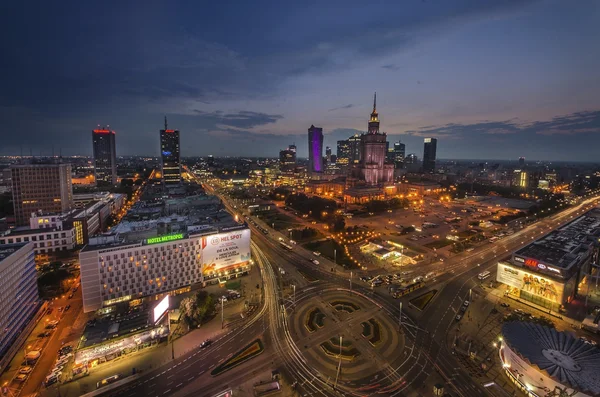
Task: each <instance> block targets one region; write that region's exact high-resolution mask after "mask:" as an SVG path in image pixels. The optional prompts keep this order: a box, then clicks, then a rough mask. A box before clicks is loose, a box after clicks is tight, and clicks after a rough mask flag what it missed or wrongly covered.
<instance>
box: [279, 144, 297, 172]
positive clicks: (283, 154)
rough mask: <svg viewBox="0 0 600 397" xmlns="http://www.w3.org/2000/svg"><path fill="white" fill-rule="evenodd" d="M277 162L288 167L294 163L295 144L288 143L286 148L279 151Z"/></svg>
mask: <svg viewBox="0 0 600 397" xmlns="http://www.w3.org/2000/svg"><path fill="white" fill-rule="evenodd" d="M279 164H280V165H282V166H283V167H290V166H294V165H295V164H296V146H295V145H290V146H288V148H287V149H284V150H280V151H279Z"/></svg>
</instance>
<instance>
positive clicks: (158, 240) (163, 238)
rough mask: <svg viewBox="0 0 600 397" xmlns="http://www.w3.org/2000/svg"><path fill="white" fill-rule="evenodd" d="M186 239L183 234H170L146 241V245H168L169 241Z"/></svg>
mask: <svg viewBox="0 0 600 397" xmlns="http://www.w3.org/2000/svg"><path fill="white" fill-rule="evenodd" d="M183 237H184V235H183V233H175V234H169V235H166V236H160V237H152V238H149V239H147V240H146V244H158V243H166V242H169V241H175V240H181V239H182V238H183Z"/></svg>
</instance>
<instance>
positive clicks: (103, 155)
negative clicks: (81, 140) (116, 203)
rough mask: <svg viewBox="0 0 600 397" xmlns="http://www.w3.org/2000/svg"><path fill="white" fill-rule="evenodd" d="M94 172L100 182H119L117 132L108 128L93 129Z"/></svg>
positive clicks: (113, 183) (112, 183)
mask: <svg viewBox="0 0 600 397" xmlns="http://www.w3.org/2000/svg"><path fill="white" fill-rule="evenodd" d="M92 142H93V145H94V174H95V177H96V184H98V182H100V183H102V182H104V183H109V184H111V185H116V184H117V151H116V144H115V132H114V131H111V130H109V129H108V127H106V128H98V129H95V130H92Z"/></svg>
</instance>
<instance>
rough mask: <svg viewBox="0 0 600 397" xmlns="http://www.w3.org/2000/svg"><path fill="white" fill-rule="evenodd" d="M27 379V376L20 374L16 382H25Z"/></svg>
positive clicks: (16, 377)
mask: <svg viewBox="0 0 600 397" xmlns="http://www.w3.org/2000/svg"><path fill="white" fill-rule="evenodd" d="M26 379H27V375H25V374H19V375H17V376H15V380H16V381H17V382H25V380H26Z"/></svg>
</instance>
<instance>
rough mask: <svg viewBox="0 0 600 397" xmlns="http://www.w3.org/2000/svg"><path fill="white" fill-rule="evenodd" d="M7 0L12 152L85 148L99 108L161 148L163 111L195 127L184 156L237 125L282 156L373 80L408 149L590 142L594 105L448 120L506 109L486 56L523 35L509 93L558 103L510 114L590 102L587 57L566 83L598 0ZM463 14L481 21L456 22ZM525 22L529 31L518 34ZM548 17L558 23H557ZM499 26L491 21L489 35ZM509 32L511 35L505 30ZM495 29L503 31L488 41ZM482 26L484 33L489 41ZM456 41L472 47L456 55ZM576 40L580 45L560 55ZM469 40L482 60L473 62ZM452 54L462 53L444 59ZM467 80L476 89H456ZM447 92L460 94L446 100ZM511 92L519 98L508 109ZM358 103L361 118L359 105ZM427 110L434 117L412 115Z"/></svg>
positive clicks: (344, 114) (4, 101)
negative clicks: (551, 87)
mask: <svg viewBox="0 0 600 397" xmlns="http://www.w3.org/2000/svg"><path fill="white" fill-rule="evenodd" d="M5 3H6V4H3V6H2V12H1V13H0V35H1V37H2V39H0V51H1V53H2V57H0V70H2V74H1V75H0V119H1V120H2V121H3V122H2V123H0V132H1V133H2V138H3V142H2V145H0V152H1V153H3V154H9V153H19V150H20V147H21V146H24V147H25V152H27V148H28V147H31V148H32V149H33V151H34V152H38V151H39V150H48V148H49V147H51V145H52V144H54V145H55V146H57V147H62V148H63V152H64V153H66V154H69V153H70V154H76V153H90V151H91V142H90V137H89V135H90V132H89V131H90V129H91V128H93V126H95V125H96V124H98V123H101V124H106V123H108V124H111V125H112V126H114V128H116V129H117V131H118V152H119V153H120V154H145V153H156V152H157V147H158V141H157V139H158V138H157V131H158V130H159V129H160V127H161V125H162V117H163V115H164V114H165V113H166V114H168V115H169V120H170V123H173V124H174V125H175V126H176V127H178V128H180V129H181V130H182V140H184V141H185V140H186V139H189V142H190V144H189V145H188V144H185V145H184V147H185V150H188V151H189V152H188V153H185V154H188V155H192V154H207V153H208V152H210V151H215V154H217V152H218V151H221V152H222V153H225V152H227V154H236V151H237V154H243V153H244V151H245V150H247V149H248V147H247V146H246V145H243V144H242V145H240V144H239V142H237V141H236V139H242V137H246V138H247V139H248V140H249V141H251V142H260V145H258V146H256V147H255V148H254V147H253V149H252V150H253V153H256V154H261V155H268V154H270V155H276V154H277V150H278V149H279V148H280V147H284V146H286V145H287V144H289V143H290V142H289V141H297V142H298V145H299V148H301V147H302V146H303V143H302V142H304V141H305V140H306V139H305V136H304V134H305V132H306V128H307V127H308V126H309V125H310V124H311V122H312V121H313V120H319V121H320V122H322V123H323V124H325V125H326V134H327V135H326V139H332V142H333V143H332V142H329V145H330V146H334V142H335V140H337V139H342V138H345V137H344V136H342V134H343V133H342V131H344V130H342V129H339V128H338V127H342V126H344V127H348V129H347V130H348V131H357V130H355V129H353V127H361V126H362V125H366V117H367V116H368V113H367V112H363V110H362V106H367V107H370V104H368V105H365V103H366V102H361V101H364V99H363V98H364V97H363V96H362V95H365V94H366V95H368V96H370V93H371V92H372V91H374V90H375V88H378V89H380V90H381V89H382V88H383V89H384V90H385V92H384V93H382V94H384V95H385V94H387V96H388V98H390V102H388V104H387V107H386V108H385V110H382V112H383V114H382V128H383V129H384V130H386V128H389V130H390V131H391V132H393V133H394V135H393V136H396V135H397V134H400V133H402V132H403V130H404V129H407V130H410V131H409V133H408V134H406V135H402V137H403V138H402V139H403V140H405V139H406V141H407V142H409V143H410V144H411V146H414V150H412V151H415V152H417V153H418V152H420V151H421V146H422V142H420V140H421V139H422V136H423V134H428V133H430V134H436V136H440V137H444V139H447V142H446V143H447V144H443V145H442V144H441V143H440V154H444V155H447V156H458V155H465V156H467V155H468V156H470V157H473V156H471V153H468V152H467V151H465V149H464V146H462V145H461V144H460V142H461V141H464V140H465V139H467V138H466V137H467V136H481V137H483V138H481V139H479V138H478V139H477V141H476V143H475V144H472V143H470V144H469V148H470V149H471V150H479V151H480V153H482V155H483V154H489V155H493V156H502V155H503V156H509V154H510V153H511V152H512V151H514V150H516V148H524V147H525V146H524V145H522V144H521V142H519V140H518V139H520V138H518V137H523V136H527V137H530V138H531V139H532V140H533V142H537V143H535V145H537V146H536V147H539V148H544V150H545V151H546V152H542V151H540V150H538V149H536V148H532V149H531V150H537V151H538V153H539V156H540V158H542V157H543V158H548V157H552V156H556V155H562V154H563V150H562V147H569V145H573V144H574V142H576V140H573V139H572V138H570V137H569V135H568V134H572V133H573V132H572V131H578V134H579V135H578V136H581V137H583V136H585V137H586V139H589V140H590V141H591V142H593V143H594V145H597V144H600V139H599V138H597V137H596V135H594V134H595V132H594V131H595V130H594V128H595V123H596V121H595V120H596V119H595V118H594V117H593V116H590V114H589V112H588V113H574V114H572V115H569V116H565V117H563V118H557V119H552V120H550V121H539V122H536V123H537V124H536V123H530V124H528V125H525V124H521V123H519V122H517V121H515V120H508V121H501V122H494V121H488V122H481V123H472V124H461V123H460V122H458V121H456V120H461V118H462V120H473V119H474V117H473V114H483V113H484V112H482V111H481V106H482V105H481V103H488V102H489V103H490V105H489V110H488V112H487V113H486V114H483V115H482V116H481V117H480V118H482V119H490V120H506V119H510V118H511V117H514V116H515V115H513V114H509V115H508V116H506V114H503V115H502V116H499V117H496V116H497V115H496V114H494V111H495V110H497V109H504V107H502V108H501V106H504V105H506V104H503V103H500V104H498V103H496V102H494V101H493V100H492V99H494V98H496V97H498V96H499V95H498V92H502V91H503V90H505V84H503V82H504V81H505V80H508V79H510V78H512V77H513V76H512V75H510V73H508V72H507V71H506V70H504V69H503V68H502V67H501V66H497V60H496V58H495V56H502V55H498V54H503V53H502V51H507V49H508V52H509V57H508V58H507V62H511V61H512V60H513V58H512V54H513V52H515V48H516V47H518V46H519V45H522V43H526V45H531V48H536V49H537V50H536V51H530V48H526V49H525V50H524V51H525V52H524V53H525V54H526V56H527V62H525V63H526V65H525V66H526V67H523V69H522V70H523V71H522V70H521V62H522V59H521V60H519V59H517V58H514V59H517V62H516V65H517V66H516V67H517V68H518V69H519V70H518V71H519V74H520V75H525V77H521V78H520V80H518V81H517V82H516V83H515V86H517V89H516V90H515V91H514V92H512V93H509V94H507V96H509V97H510V98H512V97H514V98H516V99H515V102H517V100H521V99H522V98H523V99H522V101H523V102H524V103H525V102H528V106H530V108H531V109H532V110H535V109H537V108H540V107H543V106H545V100H546V98H548V97H552V96H554V97H557V98H558V97H560V101H561V102H564V108H561V107H560V106H555V107H551V106H547V107H548V109H552V110H548V112H546V113H545V114H544V115H541V116H540V115H539V113H535V114H536V116H531V117H525V116H527V115H526V114H525V115H523V114H520V115H519V116H520V117H522V118H523V119H539V120H546V119H550V118H551V116H552V115H553V114H560V113H569V112H572V111H573V110H574V109H575V110H576V109H597V108H598V107H600V104H599V103H598V102H597V101H596V102H594V101H593V100H589V99H588V98H587V97H585V96H584V95H583V94H582V93H581V92H583V91H585V89H588V90H590V92H597V90H596V91H595V90H594V87H595V85H594V84H596V85H597V78H596V79H595V74H596V72H597V68H593V74H590V78H589V79H588V80H586V81H587V82H588V84H587V87H583V89H581V87H578V86H576V85H574V84H571V83H572V81H571V80H573V79H575V78H576V77H577V76H579V75H581V76H586V75H588V74H589V69H588V68H587V67H584V66H585V65H594V64H597V61H598V55H597V52H593V51H589V48H590V46H589V45H587V44H586V43H587V41H586V40H585V38H586V37H592V38H594V37H597V34H596V35H594V33H595V32H596V31H597V26H598V25H597V23H594V24H591V23H589V21H587V20H586V22H585V23H584V22H582V19H581V18H577V17H581V14H576V13H575V12H576V11H577V10H579V9H581V10H583V11H581V13H582V14H586V15H593V13H591V12H586V10H590V9H593V7H594V6H595V4H594V3H593V2H592V1H585V0H583V1H582V3H585V4H580V7H571V8H569V9H568V10H573V11H572V12H573V13H574V14H572V15H571V14H569V15H565V12H562V11H564V8H561V7H563V6H562V5H560V4H556V3H552V2H549V1H546V2H541V1H534V0H531V1H529V0H505V1H500V0H456V1H453V2H436V1H427V2H419V1H414V2H397V1H371V2H359V1H350V2H348V1H343V0H334V1H328V2H318V1H305V2H298V3H294V2H281V1H275V0H264V1H255V2H235V3H232V4H221V3H219V2H197V1H182V2H177V3H172V2H167V1H147V2H144V5H143V6H140V5H139V4H138V3H135V2H133V3H128V2H110V1H109V2H81V1H75V0H65V1H62V2H61V3H60V7H57V6H56V4H55V3H52V2H39V3H38V4H35V5H33V4H31V3H30V2H29V3H27V2H5ZM564 7H566V8H568V7H567V6H564ZM548 10H549V11H548ZM541 12H548V13H549V14H548V15H541V16H540V19H541V22H540V20H536V21H535V22H536V23H538V24H540V26H534V25H532V24H531V23H530V21H529V20H528V19H527V20H525V21H524V22H523V21H520V20H521V19H526V18H525V17H530V16H531V15H534V16H535V15H537V14H539V13H541ZM523 15H524V16H525V17H523ZM515 16H516V17H515ZM546 16H548V18H546ZM473 26H475V28H473V29H475V32H476V33H479V34H474V35H469V34H470V33H471V32H467V33H466V36H467V37H466V38H465V37H463V36H461V35H460V33H461V32H463V31H464V30H465V29H467V27H473ZM523 26H525V28H527V30H524V31H523V33H522V34H521V33H520V31H519V29H523ZM555 26H563V27H564V29H562V30H561V31H560V32H558V31H556V30H555ZM536 27H537V28H539V29H538V30H537V31H538V32H540V31H541V32H542V33H544V34H543V35H542V37H543V38H544V40H543V41H542V42H541V44H539V43H536V42H533V44H532V42H528V41H527V38H528V35H529V29H531V30H535V29H533V28H536ZM546 29H550V31H552V32H553V34H556V37H554V36H553V40H547V37H548V36H547V34H546ZM594 29H595V30H594ZM498 31H500V34H499V35H498V36H493V35H488V33H490V32H498ZM515 32H516V33H515ZM511 33H512V34H514V37H513V38H512V39H506V40H505V41H503V40H502V38H503V37H505V36H508V35H509V34H511ZM457 37H458V38H457ZM492 37H500V39H499V41H497V42H494V43H493V45H492V43H491V40H492V39H491V38H492ZM562 37H576V38H577V40H578V41H580V42H581V44H579V45H574V46H570V45H568V44H569V43H568V42H566V41H565V42H563V41H561V38H562ZM478 38H479V39H481V38H485V40H482V41H483V44H482V43H480V42H478V41H477V39H478ZM429 41H436V42H439V45H438V46H437V47H433V48H435V53H434V54H431V53H430V52H429V51H432V50H431V48H432V47H428V46H426V45H424V43H428V42H429ZM488 41H489V42H488ZM565 43H566V44H565ZM480 44H481V45H480ZM534 44H535V45H534ZM465 49H472V51H471V52H470V53H468V52H467V53H466V55H465ZM571 50H572V51H574V52H576V53H577V54H580V55H577V56H567V55H569V54H567V52H568V51H571ZM457 54H462V56H463V57H464V58H460V56H459V55H457ZM594 54H596V55H594ZM479 55H481V57H482V58H485V59H489V61H488V62H489V64H488V63H481V64H478V63H477V62H476V61H474V59H476V58H477V56H479ZM425 57H427V58H425ZM594 57H596V58H594ZM529 59H531V61H529ZM457 60H458V61H457ZM594 61H595V62H596V63H594ZM452 62H458V63H457V65H458V66H456V65H455V68H454V69H449V67H448V64H449V63H452ZM490 64H491V66H492V68H491V69H490V68H489V67H490ZM584 64H585V65H584ZM400 65H401V66H400ZM550 65H562V67H563V68H564V70H559V71H558V72H560V73H557V75H558V76H561V77H562V78H564V81H563V80H561V81H560V84H561V85H562V86H565V87H570V86H573V87H576V89H575V88H574V90H575V93H574V94H572V95H571V96H568V97H564V99H563V97H561V96H560V95H561V94H562V93H561V92H556V93H555V92H552V95H548V94H547V93H546V92H543V90H542V88H540V87H546V86H547V85H548V83H550V82H553V80H551V79H548V78H547V76H545V77H546V78H547V79H546V80H543V79H542V78H540V80H539V81H538V80H537V78H538V76H540V75H541V73H540V71H544V70H547V69H548V68H549V66H550ZM582 65H583V66H582ZM494 67H497V69H494ZM525 71H526V72H525ZM474 74H479V75H480V76H479V80H478V79H477V77H478V76H474ZM382 76H383V77H382ZM482 76H483V77H482ZM563 76H564V77H563ZM517 77H518V76H517ZM382 78H384V79H385V80H381V79H382ZM502 79H505V80H502ZM423 82H426V83H423ZM521 82H522V83H523V84H520V83H521ZM595 82H596V83H595ZM311 83H312V84H311ZM372 85H373V86H375V85H377V87H371V86H372ZM467 88H470V89H471V91H468V90H467ZM577 91H580V92H577ZM465 92H468V95H470V96H471V97H470V98H465V97H461V96H462V95H465V94H464V93H465ZM590 96H591V95H590ZM391 97H393V98H391ZM448 98H452V101H453V103H456V104H458V106H456V107H452V108H451V109H450V111H448V112H447V113H444V112H443V110H446V109H447V108H448V106H447V103H444V100H446V101H447V99H448ZM536 100H537V102H536ZM510 102H511V105H512V100H511V101H510ZM361 103H363V105H360V104H361ZM407 104H410V105H407ZM415 104H416V105H415ZM421 104H422V105H421ZM411 106H413V107H411ZM519 107H521V106H520V103H519V104H518V105H517V104H515V105H514V106H513V109H514V108H519ZM407 108H409V110H407ZM507 108H510V107H507ZM199 109H200V111H195V110H199ZM556 109H558V110H556ZM565 109H566V110H565ZM339 110H343V111H339ZM329 111H331V113H329ZM334 111H336V112H334ZM338 111H339V112H338ZM315 112H320V113H319V114H315ZM350 113H352V115H350ZM505 113H509V112H505ZM413 114H418V116H413ZM436 114H437V115H441V116H439V117H434V116H433V115H436ZM362 116H364V118H365V119H364V120H359V119H360V118H361V117H362ZM386 116H387V117H388V118H386ZM405 118H406V119H405ZM304 120H306V122H304ZM415 120H417V121H415ZM449 120H452V121H454V124H449V123H448V121H449ZM334 123H339V125H336V124H334ZM359 123H360V124H359ZM386 123H387V124H386ZM433 124H435V125H436V126H437V127H436V126H434V127H422V128H418V127H419V126H421V125H433ZM438 125H439V126H438ZM582 126H584V127H582ZM327 129H329V130H330V131H331V132H329V131H327ZM585 129H587V130H588V132H584V130H585ZM236 130H240V131H237V132H235V131H236ZM12 131H19V134H12V133H11V132H12ZM531 131H535V133H532V132H531ZM346 132H347V131H346ZM344 133H345V132H344ZM211 134H212V135H211ZM244 134H245V135H244ZM284 134H287V136H283V135H284ZM586 134H587V135H586ZM215 135H217V136H218V137H217V138H215ZM390 136H392V135H390ZM567 140H569V142H568V143H567V145H566V146H562V142H565V141H567ZM452 142H454V143H452ZM498 142H501V143H498ZM548 142H550V143H552V144H553V145H555V147H549V146H548ZM453 145H456V146H453ZM484 145H491V147H492V149H493V150H489V149H487V148H486V147H485V146H484ZM511 145H512V146H511ZM594 145H585V147H584V148H583V149H582V150H583V151H584V152H585V153H587V154H586V155H587V156H589V157H591V156H595V152H594V154H592V152H591V148H592V147H594ZM221 148H223V149H222V150H221ZM300 150H301V152H302V150H303V149H300ZM407 150H410V149H407ZM500 150H503V151H504V152H502V153H504V154H502V153H501V152H500ZM571 155H572V154H571ZM528 157H531V156H528Z"/></svg>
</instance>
